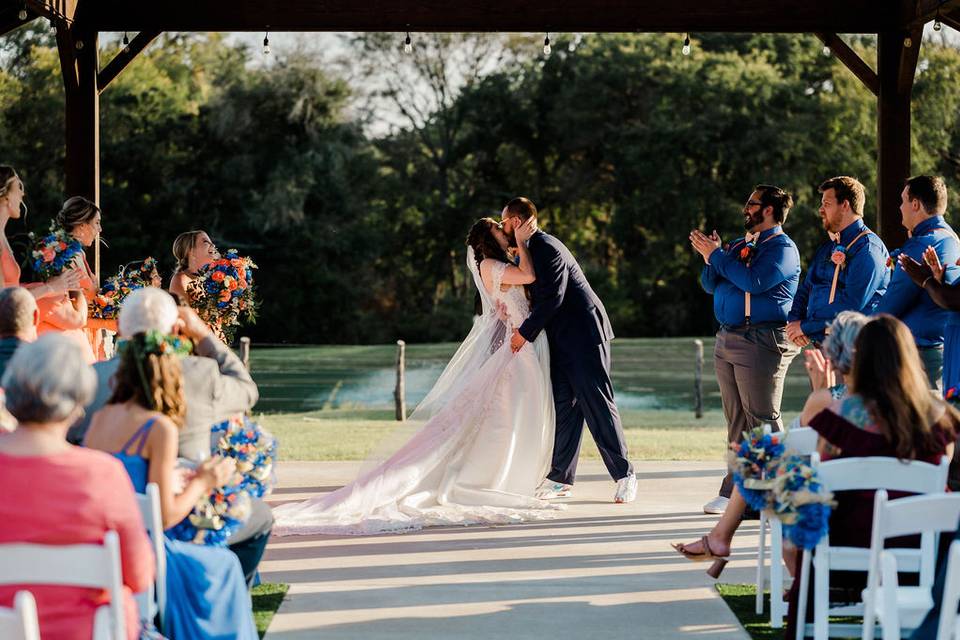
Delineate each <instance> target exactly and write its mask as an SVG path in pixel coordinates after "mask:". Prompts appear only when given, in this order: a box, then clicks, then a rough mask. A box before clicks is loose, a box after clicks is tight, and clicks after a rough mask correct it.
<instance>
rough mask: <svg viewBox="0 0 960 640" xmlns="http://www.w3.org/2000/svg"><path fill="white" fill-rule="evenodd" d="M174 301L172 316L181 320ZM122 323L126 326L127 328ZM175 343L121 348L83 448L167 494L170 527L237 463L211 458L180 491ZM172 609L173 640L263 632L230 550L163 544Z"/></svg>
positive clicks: (134, 341) (180, 399) (143, 342)
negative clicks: (113, 459) (107, 391)
mask: <svg viewBox="0 0 960 640" xmlns="http://www.w3.org/2000/svg"><path fill="white" fill-rule="evenodd" d="M157 293H159V294H160V295H162V296H163V297H164V298H165V299H166V300H170V303H169V309H167V310H165V311H166V313H167V314H168V315H169V316H170V317H172V318H175V317H176V314H177V310H176V307H175V306H174V304H173V301H172V300H171V299H170V297H169V295H167V294H166V293H163V292H160V291H158V292H157ZM121 322H122V321H121ZM168 339H172V336H159V334H156V333H150V334H149V336H148V335H147V334H144V333H137V334H134V335H133V336H132V337H130V338H128V339H127V340H126V341H125V342H124V343H123V344H122V345H121V347H120V355H119V357H118V359H119V360H120V363H119V366H118V368H117V372H116V374H115V376H114V381H115V384H114V389H113V394H112V395H111V397H110V399H109V401H108V403H107V406H106V407H104V408H103V409H101V410H100V411H98V412H97V413H96V414H95V415H94V416H93V420H92V421H91V423H90V428H89V429H88V430H87V434H86V438H85V440H84V444H85V445H86V446H88V447H90V448H93V449H100V450H101V451H108V452H110V453H113V454H114V455H115V456H116V457H117V458H118V459H119V460H120V462H122V463H123V465H124V467H126V470H127V473H128V474H129V475H130V478H131V479H132V480H133V485H134V487H135V488H136V489H137V491H139V492H143V491H145V489H146V485H147V483H148V482H155V483H156V484H157V485H158V487H159V489H160V512H161V516H162V519H163V527H164V528H165V529H169V528H170V527H172V526H174V525H176V524H177V523H178V522H180V521H181V520H183V519H184V518H186V517H187V516H188V515H189V514H190V512H191V510H192V509H193V507H194V505H195V504H196V503H197V500H199V499H200V498H201V497H203V496H204V495H207V494H209V492H210V491H211V490H213V489H215V488H217V487H220V486H223V485H225V484H227V483H228V482H229V481H230V480H231V478H232V476H233V475H234V472H235V471H236V463H235V461H234V460H233V459H232V458H227V459H224V458H208V459H207V460H205V461H204V462H203V463H201V464H200V466H199V467H198V468H197V470H196V473H194V474H193V475H192V477H190V478H189V479H188V480H187V481H186V486H185V487H184V488H183V490H182V491H180V487H179V483H178V481H177V471H176V470H175V467H176V463H177V440H178V430H179V428H180V427H181V426H182V425H183V418H184V415H185V414H186V407H185V406H184V393H183V373H182V371H181V368H180V356H178V355H177V354H176V353H174V351H173V349H172V348H170V344H168V343H166V342H165V341H166V340H168ZM164 546H165V549H166V554H167V558H166V560H167V602H166V611H165V617H164V629H163V632H164V634H166V635H167V636H170V637H171V638H178V639H179V638H190V639H191V640H204V639H210V640H213V639H215V638H248V639H250V640H254V639H255V638H256V637H257V632H256V629H255V627H254V624H253V614H252V612H251V608H250V606H251V605H250V596H249V594H248V593H247V585H246V581H245V580H244V575H243V572H242V570H241V567H240V562H239V561H238V560H237V557H236V556H234V555H233V554H232V553H230V551H228V550H227V549H223V548H220V547H212V546H203V545H198V544H193V543H191V542H181V541H179V540H170V539H167V538H166V537H165V538H164Z"/></svg>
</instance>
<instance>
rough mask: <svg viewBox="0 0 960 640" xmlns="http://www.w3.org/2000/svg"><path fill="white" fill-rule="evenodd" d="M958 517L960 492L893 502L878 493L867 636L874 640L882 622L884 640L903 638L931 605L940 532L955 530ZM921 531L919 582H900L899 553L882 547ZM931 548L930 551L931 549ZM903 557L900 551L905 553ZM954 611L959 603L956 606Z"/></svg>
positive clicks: (865, 595) (866, 613)
mask: <svg viewBox="0 0 960 640" xmlns="http://www.w3.org/2000/svg"><path fill="white" fill-rule="evenodd" d="M958 521H960V495H956V494H938V495H925V496H913V497H909V498H901V499H900V500H893V501H890V500H889V499H888V497H887V492H886V491H884V490H883V489H881V490H880V491H877V493H876V497H875V498H874V503H873V530H872V532H871V535H870V561H869V562H870V568H869V571H868V573H867V588H866V589H864V591H863V640H873V633H874V626H875V624H876V623H877V622H879V623H880V624H882V625H883V640H899V638H900V633H901V630H904V629H915V628H916V627H917V626H919V624H920V623H921V622H922V621H923V617H924V616H925V615H926V614H927V612H928V611H930V609H932V608H933V595H932V593H931V590H932V588H933V580H934V572H935V571H934V558H935V557H936V548H937V539H938V535H939V534H941V533H943V532H946V531H954V530H956V528H957V522H958ZM916 534H920V536H921V543H920V545H921V546H920V571H919V573H920V584H919V586H916V587H901V586H899V578H898V576H897V573H898V565H899V562H898V559H897V553H898V552H899V551H900V550H896V549H884V545H885V543H886V541H887V540H889V539H890V538H897V537H900V536H908V535H916ZM928 550H930V551H931V552H930V553H927V551H928ZM901 555H902V554H901ZM954 611H956V605H954Z"/></svg>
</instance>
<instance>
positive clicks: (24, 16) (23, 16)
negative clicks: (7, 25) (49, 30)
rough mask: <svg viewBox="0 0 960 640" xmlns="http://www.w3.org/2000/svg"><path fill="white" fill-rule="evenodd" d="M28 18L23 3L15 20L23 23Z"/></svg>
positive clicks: (25, 6) (25, 4)
mask: <svg viewBox="0 0 960 640" xmlns="http://www.w3.org/2000/svg"><path fill="white" fill-rule="evenodd" d="M28 17H29V14H27V3H26V2H24V3H23V4H22V5H20V12H19V13H18V14H17V18H19V19H20V21H21V22H23V21H24V20H26V19H27V18H28Z"/></svg>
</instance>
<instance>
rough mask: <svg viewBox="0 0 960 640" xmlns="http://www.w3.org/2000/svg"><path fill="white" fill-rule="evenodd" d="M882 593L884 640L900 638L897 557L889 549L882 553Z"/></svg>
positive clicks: (879, 595) (879, 596)
mask: <svg viewBox="0 0 960 640" xmlns="http://www.w3.org/2000/svg"><path fill="white" fill-rule="evenodd" d="M880 581H881V584H880V593H879V594H877V596H876V597H877V598H883V620H882V623H883V626H882V633H883V640H900V610H899V609H898V608H897V591H898V590H899V586H900V585H899V581H898V579H897V559H896V558H895V557H894V555H893V554H892V553H890V552H889V551H884V552H882V553H881V554H880Z"/></svg>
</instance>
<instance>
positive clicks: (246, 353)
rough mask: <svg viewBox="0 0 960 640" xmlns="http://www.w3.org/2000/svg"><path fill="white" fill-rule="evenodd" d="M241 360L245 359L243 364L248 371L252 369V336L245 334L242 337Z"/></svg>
mask: <svg viewBox="0 0 960 640" xmlns="http://www.w3.org/2000/svg"><path fill="white" fill-rule="evenodd" d="M240 360H242V361H243V366H245V367H246V368H247V371H249V370H250V338H248V337H247V336H243V337H242V338H240Z"/></svg>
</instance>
